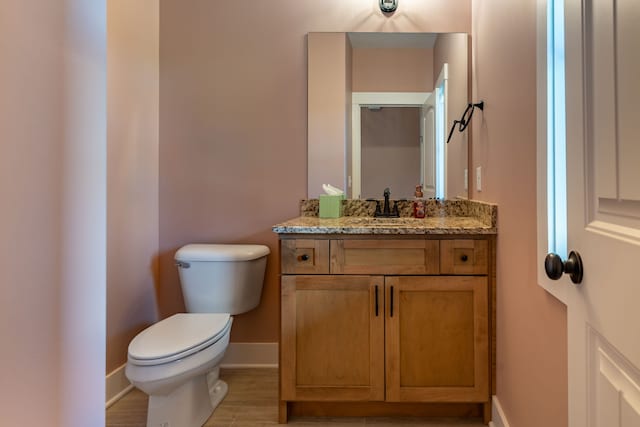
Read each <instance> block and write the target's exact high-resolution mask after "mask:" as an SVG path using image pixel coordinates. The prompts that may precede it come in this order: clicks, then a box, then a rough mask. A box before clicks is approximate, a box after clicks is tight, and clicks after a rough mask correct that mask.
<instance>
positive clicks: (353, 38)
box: [307, 33, 470, 199]
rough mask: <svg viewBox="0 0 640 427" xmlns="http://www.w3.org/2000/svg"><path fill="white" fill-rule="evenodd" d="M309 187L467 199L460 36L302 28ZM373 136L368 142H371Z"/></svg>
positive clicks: (465, 64) (465, 53) (463, 43)
mask: <svg viewBox="0 0 640 427" xmlns="http://www.w3.org/2000/svg"><path fill="white" fill-rule="evenodd" d="M307 42H308V52H307V53H308V134H307V152H308V188H307V196H308V197H309V198H315V197H317V196H318V195H319V194H321V193H322V184H332V185H334V186H336V187H341V188H344V189H345V192H346V193H347V197H349V198H371V197H374V198H381V197H382V192H383V190H384V188H386V187H389V188H390V189H391V196H392V198H395V199H399V198H410V197H413V194H414V190H415V186H416V185H417V184H422V185H423V187H424V196H425V197H436V196H437V197H442V198H457V197H463V198H466V197H467V188H468V186H467V181H466V177H467V168H468V148H467V147H468V142H467V132H463V133H460V132H457V131H456V132H455V133H454V134H453V137H452V138H451V141H450V143H449V144H446V143H445V138H446V137H447V134H448V131H449V127H450V126H451V123H452V122H453V120H454V119H455V118H458V116H459V115H460V114H462V112H463V111H464V109H465V108H466V106H467V103H468V102H469V101H468V100H469V93H470V90H469V81H468V80H469V75H470V73H469V50H468V46H469V36H468V35H467V34H465V33H309V34H308V38H307ZM370 136H373V137H375V138H373V139H372V138H370Z"/></svg>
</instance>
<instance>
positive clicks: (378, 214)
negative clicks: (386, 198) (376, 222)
mask: <svg viewBox="0 0 640 427" xmlns="http://www.w3.org/2000/svg"><path fill="white" fill-rule="evenodd" d="M375 202H376V211H375V212H374V213H373V216H374V217H378V216H382V208H381V207H380V200H376V201H375Z"/></svg>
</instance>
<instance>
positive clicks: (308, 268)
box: [280, 239, 329, 274]
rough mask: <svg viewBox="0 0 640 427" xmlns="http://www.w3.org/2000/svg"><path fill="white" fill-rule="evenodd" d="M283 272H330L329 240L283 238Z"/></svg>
mask: <svg viewBox="0 0 640 427" xmlns="http://www.w3.org/2000/svg"><path fill="white" fill-rule="evenodd" d="M280 258H281V269H282V274H329V241H328V240H313V239H292V240H281V245H280Z"/></svg>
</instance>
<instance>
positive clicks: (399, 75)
mask: <svg viewBox="0 0 640 427" xmlns="http://www.w3.org/2000/svg"><path fill="white" fill-rule="evenodd" d="M432 90H433V49H409V48H393V49H383V48H380V49H377V48H376V49H361V48H356V49H353V91H354V92H431V91H432Z"/></svg>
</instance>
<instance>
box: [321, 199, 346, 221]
mask: <svg viewBox="0 0 640 427" xmlns="http://www.w3.org/2000/svg"><path fill="white" fill-rule="evenodd" d="M344 198H345V197H344V194H341V195H339V196H330V195H328V194H321V195H320V213H319V215H318V216H319V217H320V218H340V217H341V216H342V201H343V200H344Z"/></svg>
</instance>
